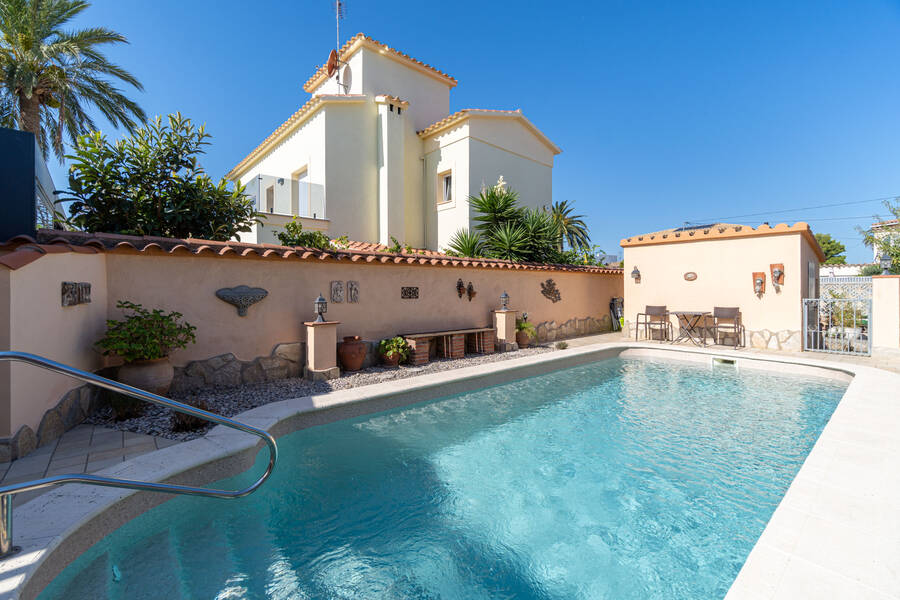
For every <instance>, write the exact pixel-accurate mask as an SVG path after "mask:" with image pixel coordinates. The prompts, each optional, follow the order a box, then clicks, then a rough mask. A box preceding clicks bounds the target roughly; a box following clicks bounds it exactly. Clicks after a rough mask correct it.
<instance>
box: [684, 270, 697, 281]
mask: <svg viewBox="0 0 900 600" xmlns="http://www.w3.org/2000/svg"><path fill="white" fill-rule="evenodd" d="M684 280H685V281H696V280H697V274H696V273H694V272H693V271H688V272H687V273H685V274H684Z"/></svg>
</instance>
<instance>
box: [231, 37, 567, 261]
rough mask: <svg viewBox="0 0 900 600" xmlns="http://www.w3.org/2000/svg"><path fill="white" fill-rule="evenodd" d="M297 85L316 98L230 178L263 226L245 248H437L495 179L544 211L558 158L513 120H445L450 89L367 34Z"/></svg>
mask: <svg viewBox="0 0 900 600" xmlns="http://www.w3.org/2000/svg"><path fill="white" fill-rule="evenodd" d="M338 57H339V59H340V60H339V62H338V63H337V66H338V68H337V69H336V72H335V73H334V75H333V76H332V77H330V78H329V76H328V71H327V68H326V67H325V66H322V67H320V68H318V69H317V70H316V72H315V73H314V74H313V75H312V77H310V78H309V80H308V81H307V82H306V83H305V84H304V86H303V89H304V90H305V91H306V92H308V93H309V94H311V95H312V97H311V98H310V99H309V101H307V102H306V103H305V104H304V105H303V106H302V107H301V108H300V109H299V110H298V111H297V112H295V113H294V114H293V115H292V116H291V117H290V118H289V119H288V120H287V121H285V122H284V123H283V124H282V125H281V126H279V127H278V128H277V129H276V130H275V131H274V132H273V133H272V134H271V135H269V137H267V138H266V139H265V140H263V142H262V143H261V144H260V145H259V146H257V148H256V149H255V150H253V151H252V152H251V153H250V154H249V155H247V157H246V158H244V159H243V160H242V161H241V162H240V163H238V164H237V166H235V167H234V168H233V169H232V170H231V171H230V172H229V173H228V175H227V177H228V178H229V179H231V180H232V181H240V182H241V183H243V184H244V185H246V186H247V193H248V194H250V195H251V196H254V197H255V198H256V201H257V203H258V206H259V210H260V212H262V213H265V214H266V215H267V219H266V221H265V223H264V224H263V225H258V226H255V228H254V231H252V232H251V233H249V234H242V235H241V240H242V241H245V242H259V243H278V242H277V238H276V237H275V234H276V233H277V232H278V231H281V230H282V229H283V225H284V223H286V222H287V221H289V220H290V219H291V218H292V217H293V216H295V215H296V216H299V217H302V223H303V227H304V229H311V230H319V231H324V232H326V233H327V234H328V235H329V236H331V237H339V236H341V235H347V236H348V237H349V238H350V239H352V240H358V241H364V242H378V243H381V244H390V243H391V238H392V237H394V238H396V239H397V240H398V241H400V242H401V243H404V244H408V245H410V246H412V247H415V248H427V249H431V250H438V249H441V248H445V247H446V246H447V243H448V241H449V240H450V238H451V236H452V235H453V234H454V233H455V232H456V231H457V230H459V229H461V228H469V227H470V226H471V223H472V212H471V210H470V208H469V203H468V200H467V199H468V197H469V195H477V194H478V193H479V192H480V191H481V189H482V188H483V187H484V186H485V185H493V184H494V182H496V181H497V179H498V178H499V177H500V176H501V175H502V176H503V178H504V180H505V181H506V182H508V183H509V184H510V186H511V187H512V188H514V189H515V190H516V191H517V192H518V193H519V198H520V202H521V203H522V204H523V205H525V206H531V207H539V206H544V205H548V204H550V201H551V182H552V172H553V158H554V156H556V155H557V154H559V153H560V149H559V148H558V147H557V146H556V145H555V144H554V143H553V142H552V141H550V139H549V138H548V137H547V136H546V135H544V134H543V133H542V132H541V131H540V130H539V129H538V128H537V127H535V126H534V124H532V123H531V121H529V120H528V119H527V118H525V116H524V115H523V114H522V112H521V111H520V110H487V109H465V110H460V111H457V112H454V113H453V114H450V90H451V89H453V87H455V86H456V79H454V78H453V77H451V76H449V75H447V74H446V73H443V72H441V71H439V70H438V69H436V68H434V67H432V66H430V65H427V64H425V63H423V62H421V61H418V60H416V59H414V58H412V57H410V56H408V55H406V54H404V53H403V52H400V51H398V50H395V49H394V48H391V47H389V46H388V45H386V44H383V43H381V42H378V41H376V40H373V39H372V38H370V37H368V36H365V35H363V34H361V33H360V34H357V35H356V36H354V37H353V38H351V39H350V40H349V41H348V42H347V43H346V44H344V46H343V47H342V48H341V49H340V50H339V52H338Z"/></svg>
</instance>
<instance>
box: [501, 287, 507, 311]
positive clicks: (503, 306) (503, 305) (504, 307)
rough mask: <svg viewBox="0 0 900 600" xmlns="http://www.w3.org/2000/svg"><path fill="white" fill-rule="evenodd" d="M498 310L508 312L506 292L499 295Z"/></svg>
mask: <svg viewBox="0 0 900 600" xmlns="http://www.w3.org/2000/svg"><path fill="white" fill-rule="evenodd" d="M500 310H509V294H507V293H506V290H504V291H503V293H502V294H500Z"/></svg>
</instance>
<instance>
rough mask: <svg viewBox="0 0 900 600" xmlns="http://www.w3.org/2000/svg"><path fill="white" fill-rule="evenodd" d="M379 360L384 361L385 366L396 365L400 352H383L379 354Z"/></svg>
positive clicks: (398, 362)
mask: <svg viewBox="0 0 900 600" xmlns="http://www.w3.org/2000/svg"><path fill="white" fill-rule="evenodd" d="M381 362H382V363H384V366H386V367H398V366H400V353H399V352H392V353H391V354H384V355H382V356H381Z"/></svg>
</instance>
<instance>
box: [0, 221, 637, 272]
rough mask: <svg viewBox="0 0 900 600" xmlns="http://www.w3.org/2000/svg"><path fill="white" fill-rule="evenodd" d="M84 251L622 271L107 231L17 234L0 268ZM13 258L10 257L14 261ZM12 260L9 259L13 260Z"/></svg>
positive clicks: (376, 248) (353, 246)
mask: <svg viewBox="0 0 900 600" xmlns="http://www.w3.org/2000/svg"><path fill="white" fill-rule="evenodd" d="M79 247H81V248H85V249H86V250H87V251H90V252H98V251H104V252H127V253H134V252H140V253H144V252H150V251H156V252H164V253H167V254H176V253H183V252H185V251H187V252H190V253H191V254H194V255H205V256H211V257H212V256H220V257H221V256H224V257H232V258H247V257H251V258H280V259H293V258H296V259H299V260H312V259H318V260H346V259H349V260H351V261H353V262H358V261H361V260H365V261H366V262H371V263H375V264H390V263H397V264H399V263H407V264H422V265H426V264H429V265H434V266H447V267H455V266H463V267H478V268H494V269H525V270H529V271H574V272H583V273H599V274H608V275H621V274H622V269H618V268H609V267H594V266H586V265H550V264H539V263H514V262H511V261H507V260H499V259H494V258H479V259H472V258H464V257H453V256H449V255H446V254H441V253H439V252H435V251H432V250H413V251H412V252H410V253H405V252H400V253H391V252H388V251H387V247H386V246H384V245H382V244H373V243H367V242H348V243H347V245H346V248H333V249H329V250H320V249H318V248H304V247H301V246H296V247H288V246H278V245H276V244H246V243H243V242H234V241H228V242H215V241H211V240H200V239H194V238H188V239H174V238H159V237H143V236H131V235H120V234H111V233H84V232H80V231H57V230H53V229H42V230H40V231H38V233H37V239H36V240H34V239H32V238H28V237H25V236H19V237H16V238H13V239H10V240H9V241H7V242H5V243H2V244H0V252H3V251H7V254H0V264H2V265H4V266H6V267H7V268H9V269H18V268H19V267H21V266H24V265H26V264H28V263H30V262H32V261H34V260H37V258H40V256H42V255H43V254H46V253H48V252H80V251H82V250H78V248H79ZM14 256H15V257H14ZM13 257H14V258H13Z"/></svg>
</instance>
